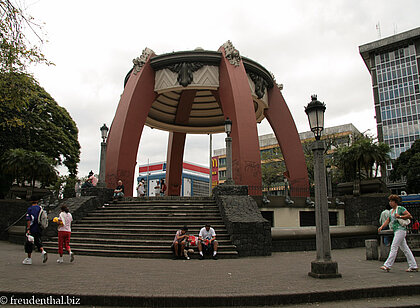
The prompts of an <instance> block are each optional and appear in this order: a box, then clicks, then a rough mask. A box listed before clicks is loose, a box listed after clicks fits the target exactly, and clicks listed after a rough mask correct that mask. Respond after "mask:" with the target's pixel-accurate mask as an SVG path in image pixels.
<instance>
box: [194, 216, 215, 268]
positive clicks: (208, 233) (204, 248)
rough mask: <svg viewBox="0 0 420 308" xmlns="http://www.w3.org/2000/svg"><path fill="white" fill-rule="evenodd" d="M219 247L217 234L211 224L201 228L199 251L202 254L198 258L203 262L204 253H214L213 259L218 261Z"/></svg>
mask: <svg viewBox="0 0 420 308" xmlns="http://www.w3.org/2000/svg"><path fill="white" fill-rule="evenodd" d="M217 247H218V243H217V240H216V232H215V231H214V229H213V228H212V227H211V226H210V224H206V226H205V227H203V228H201V230H200V233H199V234H198V251H199V252H200V255H199V256H198V258H199V259H200V260H203V259H204V254H203V252H205V253H209V254H211V252H212V251H213V259H214V260H217Z"/></svg>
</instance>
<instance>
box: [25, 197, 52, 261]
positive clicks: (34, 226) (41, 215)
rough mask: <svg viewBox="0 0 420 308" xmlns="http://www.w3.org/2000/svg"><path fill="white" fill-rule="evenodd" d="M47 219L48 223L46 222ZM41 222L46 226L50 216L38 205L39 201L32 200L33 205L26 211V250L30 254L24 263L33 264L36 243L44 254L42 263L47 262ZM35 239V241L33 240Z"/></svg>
mask: <svg viewBox="0 0 420 308" xmlns="http://www.w3.org/2000/svg"><path fill="white" fill-rule="evenodd" d="M45 220H46V223H45ZM41 222H42V223H43V225H44V227H45V224H46V225H47V226H48V217H47V215H46V212H45V211H44V210H43V209H42V208H41V207H40V206H39V205H38V201H35V200H34V201H32V205H31V206H30V207H29V208H28V210H27V212H26V237H27V240H26V243H25V252H26V253H27V254H28V257H27V258H25V259H24V260H23V262H22V263H23V264H26V265H31V264H32V251H33V247H34V245H35V246H36V247H38V250H39V251H41V254H42V263H45V262H47V260H48V254H47V252H46V251H45V249H44V247H42V241H41V232H42V229H41ZM32 241H33V242H32Z"/></svg>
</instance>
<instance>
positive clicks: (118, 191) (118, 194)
mask: <svg viewBox="0 0 420 308" xmlns="http://www.w3.org/2000/svg"><path fill="white" fill-rule="evenodd" d="M117 183H118V186H117V187H116V188H115V189H114V200H115V199H122V197H124V185H123V183H122V181H121V180H118V182H117Z"/></svg>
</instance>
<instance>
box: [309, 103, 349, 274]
mask: <svg viewBox="0 0 420 308" xmlns="http://www.w3.org/2000/svg"><path fill="white" fill-rule="evenodd" d="M311 98H312V101H311V102H310V103H309V104H308V106H306V107H305V112H306V114H307V115H308V120H309V126H310V127H311V131H312V132H313V133H314V135H315V142H314V143H313V145H312V151H313V153H314V184H315V223H316V260H315V261H312V262H311V271H310V272H309V273H308V275H309V276H312V277H315V278H338V277H341V274H339V273H338V264H337V262H334V261H332V260H331V238H330V222H329V216H328V215H329V214H328V198H327V183H326V177H325V163H324V151H325V144H324V141H321V140H320V139H321V133H322V131H323V130H324V112H325V109H326V107H325V104H324V103H321V102H320V101H318V100H317V96H316V95H312V96H311Z"/></svg>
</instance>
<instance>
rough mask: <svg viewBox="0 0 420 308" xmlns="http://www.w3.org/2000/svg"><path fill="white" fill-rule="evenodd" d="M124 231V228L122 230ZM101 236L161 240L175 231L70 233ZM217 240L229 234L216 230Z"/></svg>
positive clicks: (227, 238) (171, 238) (79, 235)
mask: <svg viewBox="0 0 420 308" xmlns="http://www.w3.org/2000/svg"><path fill="white" fill-rule="evenodd" d="M124 231H125V230H124ZM190 234H193V235H195V236H197V235H198V232H197V233H190ZM80 237H82V238H84V237H88V238H101V239H102V238H103V239H133V240H146V239H161V240H169V241H171V240H173V239H174V237H175V232H167V233H145V232H139V233H135V232H131V233H128V232H98V231H96V232H89V231H86V232H85V231H73V232H72V233H71V238H72V239H75V238H80ZM217 239H218V240H230V236H229V234H227V233H226V232H225V233H222V232H218V233H217Z"/></svg>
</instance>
